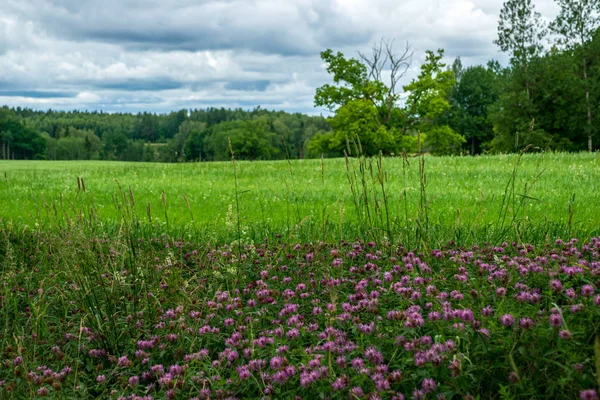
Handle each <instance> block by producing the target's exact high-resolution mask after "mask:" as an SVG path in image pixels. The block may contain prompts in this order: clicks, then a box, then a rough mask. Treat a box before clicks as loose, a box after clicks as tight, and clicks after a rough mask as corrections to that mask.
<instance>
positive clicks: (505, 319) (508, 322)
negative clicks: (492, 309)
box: [500, 314, 515, 327]
mask: <svg viewBox="0 0 600 400" xmlns="http://www.w3.org/2000/svg"><path fill="white" fill-rule="evenodd" d="M500 322H502V325H504V326H507V327H511V326H513V324H514V323H515V318H514V317H513V316H512V315H510V314H504V315H503V316H502V317H501V318H500Z"/></svg>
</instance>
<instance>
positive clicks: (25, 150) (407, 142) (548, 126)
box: [0, 0, 600, 162]
mask: <svg viewBox="0 0 600 400" xmlns="http://www.w3.org/2000/svg"><path fill="white" fill-rule="evenodd" d="M555 1H556V2H557V4H558V5H559V7H560V12H559V14H558V15H557V17H556V18H555V19H554V20H553V21H551V22H550V23H549V24H545V23H544V20H543V18H542V17H541V15H540V14H539V13H538V12H536V10H535V5H534V4H533V3H532V1H531V0H508V1H506V2H505V3H504V4H503V7H502V9H501V12H500V17H499V22H498V37H497V39H496V40H495V41H494V43H495V44H496V45H497V46H498V47H499V48H500V49H501V50H502V51H504V52H506V53H507V54H508V55H509V58H510V63H509V64H508V65H507V66H501V65H500V64H499V63H498V62H497V61H494V60H490V61H489V62H488V63H486V64H485V65H475V66H469V67H464V66H463V65H462V62H461V59H460V58H457V59H456V60H454V62H453V63H452V65H446V63H444V62H443V59H444V50H443V49H438V50H436V51H431V50H428V51H426V53H425V56H426V57H425V62H424V63H423V64H422V65H421V66H420V72H419V75H418V77H417V78H415V79H413V80H412V81H411V82H408V83H405V82H403V78H404V77H405V75H406V72H407V71H408V69H409V67H410V65H411V62H412V56H413V53H412V52H411V50H410V46H409V45H408V44H407V45H406V47H405V48H404V49H402V51H400V52H396V51H395V50H394V42H393V41H387V40H382V41H381V42H379V43H376V44H375V45H374V46H373V49H372V53H370V54H363V53H359V57H357V58H351V57H346V56H345V55H344V54H342V53H340V52H337V53H336V52H334V51H333V50H331V49H327V50H325V51H323V52H322V53H321V58H322V60H323V61H324V63H325V65H326V66H327V72H328V73H329V74H330V75H331V78H332V81H333V82H332V83H329V84H325V85H323V86H321V87H319V88H318V89H317V90H316V94H315V99H314V103H315V106H316V107H320V108H325V109H327V110H329V112H330V115H331V116H330V117H327V118H324V117H322V116H320V117H311V116H307V115H302V114H298V113H296V114H290V113H286V112H283V111H268V110H264V109H261V108H259V107H257V108H255V109H254V110H248V111H245V110H242V109H234V110H230V109H224V108H220V109H218V108H208V109H205V110H197V109H196V110H180V111H176V112H171V113H168V114H159V115H157V114H152V113H138V114H128V113H116V114H109V113H103V112H80V111H72V112H62V111H52V110H49V111H35V110H31V109H22V108H19V107H17V108H8V107H3V108H1V109H0V158H2V159H7V158H17V159H18V158H25V159H32V158H39V159H50V160H64V159H104V160H124V161H159V162H177V161H203V160H206V161H213V160H214V161H219V160H226V159H229V158H230V157H231V154H230V146H231V148H232V149H233V151H234V152H235V154H236V157H237V158H239V159H249V160H269V159H283V158H292V159H293V158H305V157H320V156H322V155H323V156H327V157H335V156H342V155H344V154H345V153H346V154H347V153H348V152H350V153H356V152H357V151H358V152H361V153H363V154H366V155H374V154H378V153H379V152H382V153H383V154H386V155H392V154H398V153H400V152H403V151H406V152H429V153H431V154H471V155H475V154H481V153H507V152H518V151H520V150H522V149H523V148H524V147H526V146H528V145H532V146H533V149H534V150H540V151H547V150H554V151H595V150H598V149H600V146H599V141H598V139H597V136H598V135H597V131H598V122H597V114H598V112H600V95H599V93H598V87H600V30H599V25H600V19H599V18H600V17H599V16H600V0H555ZM403 83H404V85H403Z"/></svg>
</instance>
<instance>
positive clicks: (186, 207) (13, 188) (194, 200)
mask: <svg viewBox="0 0 600 400" xmlns="http://www.w3.org/2000/svg"><path fill="white" fill-rule="evenodd" d="M517 158H518V156H516V155H507V156H484V157H439V158H438V157H435V158H434V157H427V158H426V163H425V175H426V187H425V190H426V198H425V199H424V200H423V201H422V197H421V195H422V193H421V184H420V177H421V175H420V172H419V165H418V164H419V163H418V159H416V158H411V159H409V160H408V162H409V163H410V165H406V164H405V163H403V160H402V159H401V158H386V159H384V160H383V170H384V173H383V174H380V176H385V185H384V191H385V199H386V200H387V201H386V203H387V208H386V209H383V205H384V204H383V201H382V199H383V198H384V196H383V194H384V193H383V192H382V190H381V185H380V184H379V181H378V179H377V178H378V176H377V174H378V170H377V167H376V165H375V162H374V163H373V170H374V172H373V174H372V175H371V174H370V173H369V171H367V172H366V173H365V174H364V175H365V185H364V186H363V184H362V180H361V175H360V169H359V166H358V161H357V160H355V159H354V160H351V161H350V166H349V168H347V166H346V163H345V160H344V159H327V160H324V161H323V162H322V161H321V160H298V161H291V162H287V161H273V162H237V163H236V172H237V189H236V180H235V178H234V167H233V165H232V163H230V162H228V163H195V164H143V163H140V164H137V163H121V162H76V161H72V162H71V161H68V162H44V161H0V178H1V179H0V204H2V207H1V208H0V219H3V220H4V221H13V222H15V223H18V224H20V225H29V226H35V224H37V226H47V225H48V224H49V223H56V221H57V220H61V219H63V218H64V217H65V216H68V215H71V216H74V215H77V214H78V213H79V214H81V212H83V214H89V213H93V214H94V215H96V216H97V217H98V218H99V220H100V221H102V222H103V223H104V224H108V225H110V224H111V222H118V221H119V219H120V218H121V216H122V213H123V210H122V208H121V207H120V206H119V201H118V199H119V198H121V197H122V196H120V190H123V191H124V192H126V193H127V197H129V190H131V192H132V193H133V197H134V199H135V207H134V208H135V210H136V214H137V216H138V218H139V220H140V221H142V222H147V221H149V220H151V221H152V224H153V225H156V226H159V225H160V226H162V228H163V229H164V228H165V227H166V225H167V223H168V225H169V231H170V232H174V233H175V234H181V235H183V234H190V232H193V233H195V234H197V235H198V236H199V237H202V238H205V239H211V238H212V239H214V240H221V241H222V240H232V239H234V238H237V235H238V233H239V235H240V236H241V237H247V238H250V239H258V238H262V237H266V236H269V235H273V234H275V233H279V234H283V235H286V234H290V233H293V234H296V235H297V236H299V238H300V239H304V240H307V239H326V240H327V239H339V238H341V237H344V238H348V237H356V236H364V235H366V234H367V232H365V231H366V230H369V229H370V228H373V229H375V230H376V229H379V230H380V231H381V232H383V233H385V234H387V235H388V236H389V234H390V233H391V234H392V235H402V234H405V235H407V232H408V231H411V230H413V229H414V227H415V226H416V225H415V222H416V221H417V220H419V219H420V224H421V225H422V224H423V223H424V221H425V217H427V223H428V229H429V230H430V231H432V232H437V233H435V234H436V235H438V236H439V237H440V238H442V237H443V238H451V239H456V238H454V237H452V235H455V236H456V235H463V237H467V236H468V235H469V234H471V236H473V235H475V233H476V232H477V239H486V237H485V234H481V232H484V231H485V232H488V230H489V229H491V228H493V227H494V226H495V225H494V224H496V225H499V216H500V215H505V214H506V217H505V218H504V220H505V223H504V225H505V226H510V225H511V223H513V224H514V222H515V221H518V222H519V223H520V224H521V225H520V226H524V227H543V228H544V229H542V232H548V231H552V230H554V231H556V232H557V233H558V232H562V233H563V234H568V233H571V232H576V233H578V234H579V235H583V236H591V235H593V234H595V233H597V232H598V231H599V227H600V156H599V155H598V154H587V153H581V154H532V155H524V156H523V157H522V159H521V163H520V165H519V167H518V170H517V173H516V176H515V179H514V181H512V182H511V176H512V173H513V171H514V164H515V162H516V160H517ZM349 171H350V172H356V175H357V178H358V179H357V182H356V185H355V188H354V189H355V194H356V195H357V198H359V200H360V199H363V200H364V197H363V196H364V195H365V194H366V195H367V197H368V200H367V201H363V204H362V206H361V204H360V201H355V199H353V194H352V190H351V185H350V184H349V181H348V177H347V172H349ZM78 177H80V178H83V181H84V184H85V188H86V191H85V192H83V191H81V190H78ZM508 183H510V185H509V186H508V188H507V184H508ZM507 189H508V193H507ZM236 190H237V193H238V200H239V203H236ZM163 191H164V197H163ZM506 193H507V194H506ZM505 194H506V195H505ZM524 194H526V195H527V196H526V197H523V196H521V195H524ZM115 196H116V197H115ZM163 200H166V206H165V203H164V202H163ZM507 200H508V201H507ZM377 201H379V202H380V204H379V205H380V206H381V208H380V209H379V210H368V209H367V206H369V204H370V205H371V207H372V208H376V207H374V204H375V202H377ZM357 204H358V207H359V208H360V211H361V212H360V214H358V213H357ZM92 205H93V211H91V209H92ZM148 205H149V206H148ZM238 207H239V216H240V231H239V232H238V226H237V214H236V211H237V210H238ZM148 210H150V212H148ZM378 212H379V216H378V218H376V217H377V216H373V215H370V216H371V217H372V221H371V222H368V221H367V217H366V215H367V213H372V214H377V213H378ZM425 212H426V213H425ZM425 214H427V215H425ZM148 215H150V219H149V218H148ZM361 218H362V219H361ZM569 223H570V225H569ZM523 224H525V225H523ZM146 225H147V224H146ZM496 227H497V226H496ZM450 231H452V233H450ZM456 231H459V233H458V234H456ZM461 232H463V233H461ZM383 233H382V234H381V235H379V236H384V235H383ZM536 234H538V235H539V234H540V233H539V232H537V233H536ZM465 235H467V236H465ZM551 236H552V235H551ZM465 240H466V239H465Z"/></svg>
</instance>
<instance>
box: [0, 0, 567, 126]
mask: <svg viewBox="0 0 600 400" xmlns="http://www.w3.org/2000/svg"><path fill="white" fill-rule="evenodd" d="M534 2H535V4H536V8H537V10H538V11H540V12H541V13H542V14H543V15H544V16H545V17H547V18H553V17H554V15H555V14H556V11H557V7H556V5H555V4H554V2H553V0H534ZM1 3H2V7H0V105H2V104H7V105H10V106H25V107H31V108H35V109H44V110H45V109H48V108H53V109H66V110H70V109H89V110H105V111H109V112H115V111H133V112H137V111H154V112H168V111H171V110H178V109H181V108H205V107H210V106H217V107H220V106H224V107H242V108H244V109H248V108H253V107H255V106H261V107H262V108H268V109H283V110H287V111H299V112H304V113H310V114H319V113H321V112H324V110H322V109H318V108H314V107H313V96H314V93H315V88H317V87H318V86H320V85H322V84H324V83H327V82H329V81H330V79H329V76H328V75H327V73H326V71H325V67H324V65H323V63H322V62H321V60H320V58H319V52H320V51H322V50H324V49H326V48H331V49H334V50H336V51H337V50H339V51H342V52H343V53H344V54H346V55H348V56H357V52H358V51H363V52H368V51H369V49H370V48H371V47H372V45H373V43H375V42H377V41H378V40H379V39H380V38H387V39H393V40H395V43H396V48H397V49H398V51H400V50H402V49H403V46H404V45H405V43H406V42H408V43H409V44H410V45H411V48H412V50H413V51H414V58H413V64H412V71H409V73H408V75H407V77H406V79H405V80H404V82H403V84H407V83H408V81H410V79H411V78H412V77H414V76H416V72H417V70H418V68H419V65H420V63H421V62H422V60H423V58H424V51H425V50H427V49H437V48H443V49H445V51H446V55H447V59H448V62H452V60H453V59H454V58H455V57H457V56H460V57H461V58H462V60H463V64H465V65H473V64H480V63H486V62H487V61H488V60H489V59H491V58H494V59H498V60H499V61H500V62H502V63H504V62H505V61H506V56H505V55H503V54H502V53H500V52H499V51H498V48H497V47H496V46H495V45H494V44H493V43H492V41H493V40H494V39H495V38H496V26H497V22H498V14H499V12H500V8H501V7H502V0H102V1H100V0H1Z"/></svg>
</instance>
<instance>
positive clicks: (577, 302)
mask: <svg viewBox="0 0 600 400" xmlns="http://www.w3.org/2000/svg"><path fill="white" fill-rule="evenodd" d="M599 160H600V158H599V156H598V155H597V154H570V155H567V154H538V155H525V156H523V157H522V158H521V159H519V158H518V156H497V157H477V158H429V157H427V158H426V159H425V170H422V169H420V168H419V159H417V158H411V159H409V162H410V166H409V165H407V164H406V163H405V162H403V160H402V159H401V158H395V159H383V160H380V159H379V160H378V159H374V160H372V163H371V161H369V160H365V159H352V160H349V164H348V165H346V162H345V160H341V159H338V160H324V163H323V164H322V162H321V160H305V161H296V162H291V163H287V162H254V163H250V162H240V163H236V164H235V166H234V165H233V164H232V163H210V164H208V163H203V164H185V165H181V164H179V165H165V164H132V163H107V162H12V161H11V162H0V174H1V175H0V177H1V181H0V204H1V205H2V207H1V208H0V398H2V399H4V398H6V399H25V398H27V399H29V398H55V399H72V398H77V399H79V398H81V399H86V398H110V399H119V400H120V399H127V400H129V399H131V400H149V399H163V398H164V399H186V400H188V399H194V400H197V399H257V398H264V399H314V398H316V397H319V398H323V399H353V400H354V399H395V400H400V399H408V398H412V399H434V398H435V399H478V398H479V399H532V398H536V399H574V398H581V399H584V400H587V399H591V400H593V399H597V390H598V389H600V233H599V227H600V212H599V211H600V197H599V196H600V161H599ZM381 161H383V165H380V164H379V165H378V162H381ZM517 162H518V165H517ZM421 165H422V164H421ZM4 174H6V175H4ZM348 176H350V179H348ZM82 178H83V181H82ZM84 186H85V190H84ZM163 191H164V194H163ZM236 197H237V200H236ZM186 199H187V202H186ZM148 204H150V206H148ZM148 210H149V211H148ZM237 210H239V214H237ZM237 215H239V218H238V216H237ZM486 242H489V243H486Z"/></svg>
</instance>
